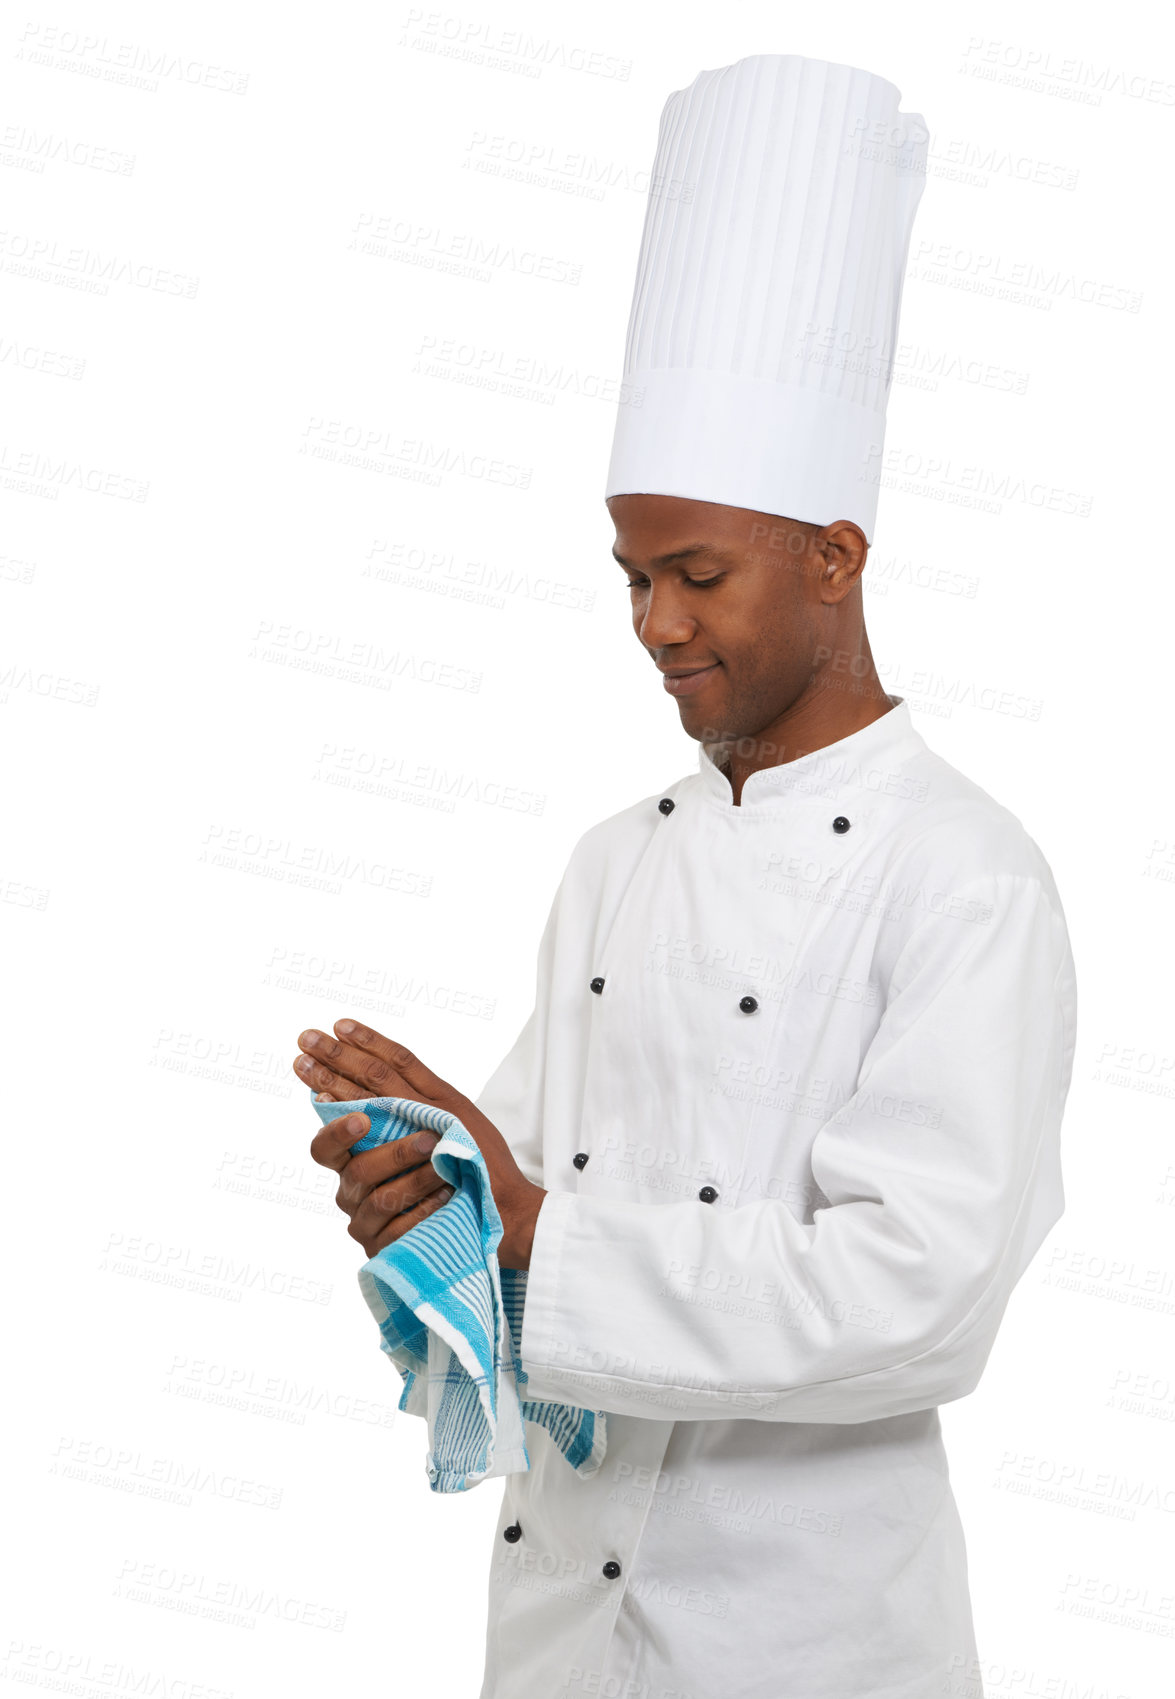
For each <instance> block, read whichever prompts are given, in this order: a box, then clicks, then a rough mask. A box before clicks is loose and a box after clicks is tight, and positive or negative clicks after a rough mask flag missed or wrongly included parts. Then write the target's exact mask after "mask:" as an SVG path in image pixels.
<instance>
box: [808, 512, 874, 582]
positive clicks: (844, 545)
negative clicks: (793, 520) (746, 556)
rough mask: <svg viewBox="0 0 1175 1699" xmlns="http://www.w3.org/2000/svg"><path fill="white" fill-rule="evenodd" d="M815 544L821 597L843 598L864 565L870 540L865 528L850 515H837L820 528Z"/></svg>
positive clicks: (859, 576) (858, 580) (858, 577)
mask: <svg viewBox="0 0 1175 1699" xmlns="http://www.w3.org/2000/svg"><path fill="white" fill-rule="evenodd" d="M812 546H813V548H814V549H815V551H816V555H817V558H818V559H819V560H820V563H821V565H820V600H821V601H822V602H827V603H835V602H843V601H844V599H845V597H846V596H847V595H848V594H849V592H850V591H851V590H853V589H854V588H855V587H856V585H857V584H858V583H860V579H861V574H862V572H863V571H864V569H865V557H866V555H867V554H868V553H869V544H868V543H867V542H866V541H865V533H864V531H862V529H861V527H860V526H859V525H855V524H854V523H853V521H852V520H851V519H837V520H834V522H833V523H832V524H831V525H825V526H823V527H822V528H821V530H820V531H819V533H818V534H817V535H816V537H815V538H814V539H813V543H812Z"/></svg>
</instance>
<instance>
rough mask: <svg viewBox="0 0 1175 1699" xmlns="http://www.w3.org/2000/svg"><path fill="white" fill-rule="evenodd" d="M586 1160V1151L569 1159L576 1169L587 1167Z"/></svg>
mask: <svg viewBox="0 0 1175 1699" xmlns="http://www.w3.org/2000/svg"><path fill="white" fill-rule="evenodd" d="M587 1159H588V1153H587V1151H586V1150H581V1151H578V1152H577V1153H576V1154H575V1155H574V1156H573V1157H572V1158H571V1160H572V1162H574V1164H575V1166H576V1167H577V1168H586V1167H587Z"/></svg>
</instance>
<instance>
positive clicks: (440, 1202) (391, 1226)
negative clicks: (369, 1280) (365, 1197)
mask: <svg viewBox="0 0 1175 1699" xmlns="http://www.w3.org/2000/svg"><path fill="white" fill-rule="evenodd" d="M452 1195H453V1188H452V1186H442V1187H441V1190H440V1191H439V1192H433V1193H431V1194H430V1196H428V1197H427V1198H425V1199H423V1201H422V1202H420V1203H418V1204H417V1205H416V1207H415V1208H414V1209H410V1210H407V1211H406V1212H405V1214H403V1215H395V1216H393V1217H392V1219H391V1221H390V1222H389V1223H388V1225H387V1226H386V1227H385V1228H384V1230H383V1232H382V1233H377V1234H376V1236H375V1238H374V1239H369V1240H368V1241H367V1242H366V1243H365V1244H364V1247H363V1248H364V1250H365V1251H366V1252H367V1254H368V1256H369V1257H373V1256H374V1255H375V1254H376V1252H377V1251H382V1250H383V1249H384V1247H385V1246H386V1245H392V1244H394V1243H395V1242H396V1240H397V1239H402V1238H403V1237H404V1235H405V1233H407V1232H409V1231H410V1230H411V1229H412V1228H413V1227H415V1226H416V1224H417V1223H418V1222H420V1221H424V1220H425V1219H426V1217H428V1216H430V1215H433V1214H435V1213H436V1211H437V1210H438V1209H444V1207H445V1205H446V1204H447V1203H448V1201H449V1199H450V1198H451V1197H452Z"/></svg>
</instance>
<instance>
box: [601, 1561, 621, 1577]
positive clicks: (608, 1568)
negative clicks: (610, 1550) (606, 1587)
mask: <svg viewBox="0 0 1175 1699" xmlns="http://www.w3.org/2000/svg"><path fill="white" fill-rule="evenodd" d="M604 1574H605V1575H606V1576H607V1577H608V1579H609V1581H615V1579H616V1577H617V1576H618V1575H619V1574H620V1565H619V1564H618V1563H617V1561H616V1559H615V1558H614V1557H610V1558H609V1559H608V1561H607V1563H606V1564H605V1565H604Z"/></svg>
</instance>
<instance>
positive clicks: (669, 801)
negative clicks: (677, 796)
mask: <svg viewBox="0 0 1175 1699" xmlns="http://www.w3.org/2000/svg"><path fill="white" fill-rule="evenodd" d="M657 807H658V808H659V809H660V810H661V812H662V814H672V813H673V798H672V797H671V796H663V797H662V798H661V800H660V802H659V803H658V804H657Z"/></svg>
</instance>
